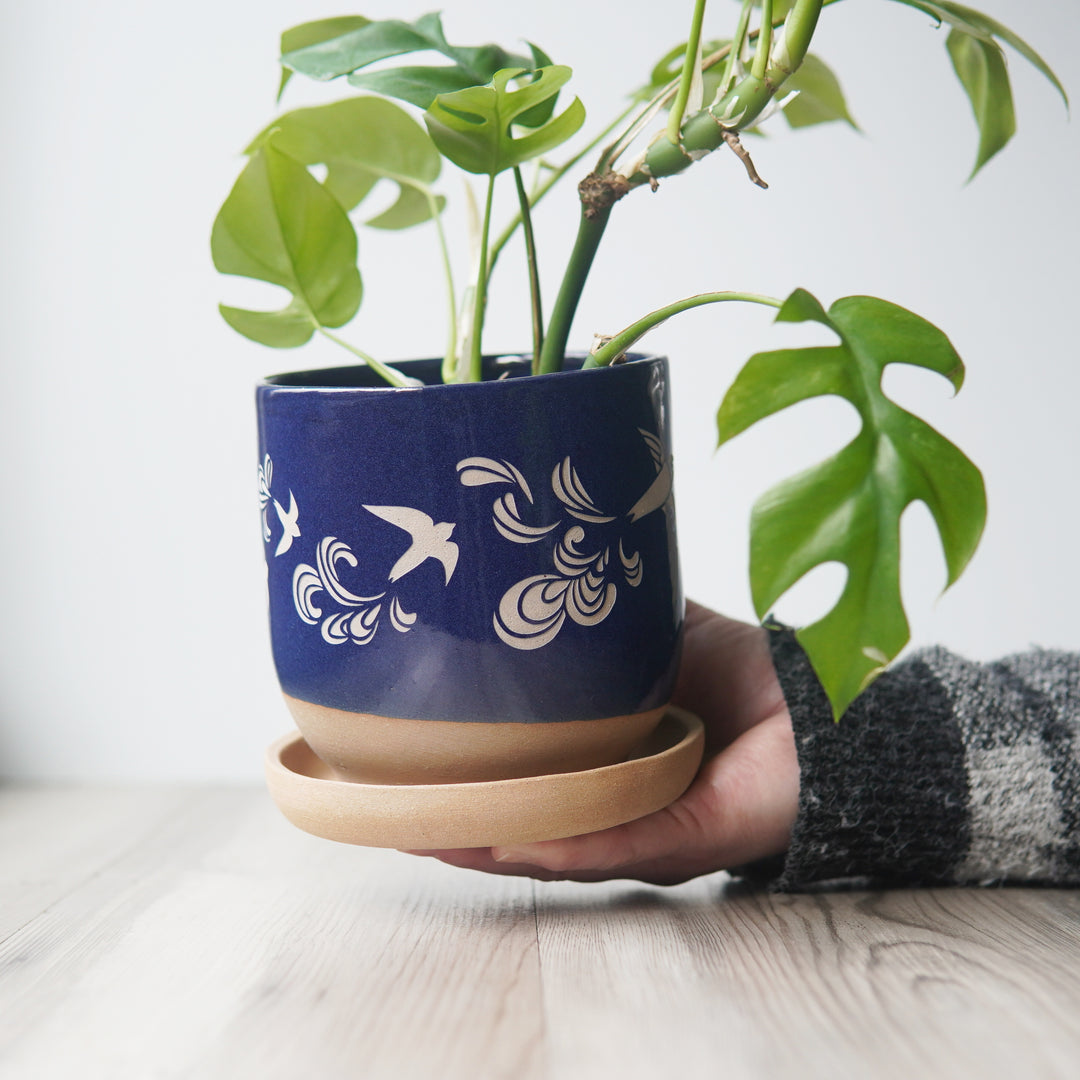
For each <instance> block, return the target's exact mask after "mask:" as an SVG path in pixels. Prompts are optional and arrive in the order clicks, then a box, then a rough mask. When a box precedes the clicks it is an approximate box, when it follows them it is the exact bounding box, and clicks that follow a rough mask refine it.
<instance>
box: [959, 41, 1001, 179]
mask: <svg viewBox="0 0 1080 1080" xmlns="http://www.w3.org/2000/svg"><path fill="white" fill-rule="evenodd" d="M945 45H946V48H947V49H948V50H949V58H950V59H951V60H952V65H953V69H954V70H955V71H956V75H957V77H958V78H959V79H960V83H961V85H962V86H963V87H964V91H965V92H966V93H967V96H968V99H969V100H970V101H971V107H972V109H973V110H974V112H975V122H976V124H978V126H979V151H978V154H977V155H976V158H975V167H974V168H973V169H972V170H971V176H974V175H975V174H976V173H977V172H978V171H979V170H980V169H981V168H982V167H983V166H984V165H985V164H986V163H987V162H988V161H989V160H990V159H991V158H992V157H993V156H994V155H995V154H996V153H997V152H998V151H999V150H1001V149H1003V148H1004V147H1005V144H1006V143H1007V142H1008V141H1009V140H1010V139H1011V138H1012V137H1013V135H1014V134H1015V133H1016V116H1015V114H1014V112H1013V99H1012V88H1011V87H1010V85H1009V72H1008V69H1007V68H1006V66H1005V54H1004V53H1003V52H1002V51H1001V48H1000V47H999V46H998V45H997V44H996V42H993V41H986V40H984V39H982V38H977V37H971V36H970V35H969V34H963V33H961V32H960V31H959V30H950V31H949V37H948V39H947V41H946V43H945ZM969 179H970V177H969Z"/></svg>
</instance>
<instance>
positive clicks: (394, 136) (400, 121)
mask: <svg viewBox="0 0 1080 1080" xmlns="http://www.w3.org/2000/svg"><path fill="white" fill-rule="evenodd" d="M268 141H270V142H272V144H273V146H274V147H275V148H276V149H278V150H280V151H281V152H283V153H285V154H288V156H289V157H291V158H293V159H294V160H296V161H299V162H301V163H302V164H304V165H316V164H322V165H325V166H326V168H327V173H326V180H325V181H324V184H325V187H326V190H327V191H329V192H330V193H331V194H332V195H333V196H334V198H336V199H337V200H338V202H339V203H341V205H342V206H343V207H344V208H345V209H346V210H352V209H354V208H355V207H356V206H357V205H359V203H360V202H361V201H362V200H363V199H364V198H365V197H366V196H367V195H368V193H369V192H370V191H371V189H372V188H373V187H374V186H375V184H376V183H377V182H378V181H379V180H380V179H385V180H390V181H392V182H393V183H395V184H397V185H398V189H399V193H398V199H397V202H395V203H394V205H393V206H391V207H390V208H389V209H388V210H386V211H384V212H383V213H382V214H380V215H378V216H377V217H375V218H372V219H371V220H370V221H368V222H367V224H368V225H374V226H375V227H376V228H383V229H403V228H406V227H407V226H410V225H416V224H418V223H419V222H422V221H427V220H428V219H429V218H430V217H431V216H432V214H431V211H432V206H433V205H435V206H436V207H438V208H441V206H442V202H443V201H444V200H442V198H441V196H440V197H439V199H437V200H436V199H435V198H434V196H432V195H431V190H430V185H431V184H432V183H433V182H434V181H435V180H436V179H437V178H438V175H439V170H440V169H441V167H442V159H441V158H440V156H439V152H438V150H436V149H435V145H434V144H433V143H432V141H431V138H430V137H429V136H428V133H427V132H426V131H424V129H423V128H422V127H421V126H420V125H419V124H418V123H417V122H416V121H415V120H413V119H412V117H411V116H409V114H408V113H406V112H405V110H404V109H402V108H400V107H399V106H397V105H395V104H394V103H393V102H391V101H384V100H382V99H381V98H346V99H345V100H344V101H336V102H333V103H332V104H329V105H317V106H314V107H313V108H309V109H295V110H293V111H292V112H287V113H285V114H284V115H283V116H280V117H278V119H277V120H275V121H274V122H273V124H271V125H270V126H269V127H267V128H266V129H264V130H263V131H262V132H260V133H259V135H257V136H256V137H255V139H254V140H253V141H252V143H251V145H250V146H249V147H248V149H247V153H249V154H250V153H252V152H253V151H254V150H256V149H257V148H258V147H260V146H262V145H264V144H265V143H267V142H268Z"/></svg>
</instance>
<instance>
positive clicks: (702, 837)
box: [432, 714, 799, 884]
mask: <svg viewBox="0 0 1080 1080" xmlns="http://www.w3.org/2000/svg"><path fill="white" fill-rule="evenodd" d="M798 790H799V788H798V764H797V761H796V757H795V745H794V738H793V736H792V734H791V725H790V721H789V720H788V718H787V716H786V714H784V715H781V716H777V717H773V718H771V719H770V720H767V721H764V722H762V723H761V724H759V725H758V726H757V727H755V728H752V729H751V730H750V731H748V732H746V733H745V734H744V735H742V736H741V737H740V738H739V739H737V740H736V741H735V742H734V743H732V745H731V746H730V747H728V749H727V750H725V751H724V752H723V753H722V754H720V755H719V756H717V757H716V758H714V759H712V760H711V761H709V762H708V763H707V764H706V766H705V768H704V769H703V770H702V772H701V773H700V774H699V776H698V778H697V779H696V780H695V781H694V783H693V784H692V785H691V787H690V788H689V790H688V791H687V792H686V793H685V794H684V795H683V796H682V797H681V798H680V799H678V800H676V802H675V803H673V804H672V805H671V806H669V807H666V808H665V809H663V810H660V811H658V812H657V813H655V814H650V815H649V816H648V817H644V818H640V819H638V820H637V821H631V822H628V823H627V824H625V825H618V826H615V827H614V828H611V829H605V830H603V831H601V832H596V833H590V834H588V835H585V836H576V837H569V838H567V839H564V840H547V841H543V842H541V843H536V844H521V845H513V846H510V845H506V846H502V847H495V848H492V849H490V850H488V849H478V850H470V851H465V852H463V851H454V852H436V853H432V854H434V855H435V857H436V858H440V859H442V860H443V861H444V862H450V863H452V864H453V865H455V866H468V867H469V868H471V869H477V870H486V871H487V872H489V873H510V874H527V875H529V876H532V877H537V878H541V879H542V880H553V879H568V880H573V881H597V880H603V879H608V878H615V877H631V878H636V879H639V880H642V881H650V882H653V883H657V884H674V883H675V882H678V881H686V880H687V879H689V878H692V877H697V876H698V875H700V874H707V873H711V872H712V871H715V870H722V869H727V868H729V867H732V866H738V865H741V864H743V863H748V862H753V861H755V860H757V859H760V858H764V857H766V856H768V855H775V854H778V853H780V852H782V851H784V850H786V848H787V845H788V842H789V839H790V834H791V826H792V824H793V823H794V820H795V815H796V812H797V809H798Z"/></svg>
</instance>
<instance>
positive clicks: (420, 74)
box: [349, 65, 476, 109]
mask: <svg viewBox="0 0 1080 1080" xmlns="http://www.w3.org/2000/svg"><path fill="white" fill-rule="evenodd" d="M349 85H350V86H355V87H357V88H359V89H360V90H370V91H371V92H372V93H375V94H384V95H385V96H386V97H392V98H398V99H399V100H400V101H407V102H408V103H409V104H410V105H415V106H417V108H420V109H426V108H427V107H428V106H429V105H430V104H431V103H432V102H433V101H434V100H435V99H436V98H437V97H438V96H439V94H450V93H453V92H454V91H455V90H464V89H465V87H467V86H476V80H475V78H474V76H473V75H471V74H470V73H469V72H467V71H464V70H462V69H461V68H459V67H451V66H449V65H443V66H441V67H399V68H387V69H386V70H383V71H356V72H353V74H351V75H350V76H349Z"/></svg>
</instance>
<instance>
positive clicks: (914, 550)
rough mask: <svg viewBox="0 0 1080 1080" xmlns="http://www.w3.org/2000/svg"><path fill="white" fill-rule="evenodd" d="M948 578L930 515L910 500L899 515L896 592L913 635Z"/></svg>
mask: <svg viewBox="0 0 1080 1080" xmlns="http://www.w3.org/2000/svg"><path fill="white" fill-rule="evenodd" d="M948 580H949V576H948V568H947V567H946V565H945V553H944V552H943V551H942V548H941V537H940V535H939V534H938V531H937V525H936V524H935V522H934V516H933V514H931V513H930V508H929V507H928V506H927V505H926V503H924V502H921V501H920V502H914V503H912V504H911V505H910V506H909V507H908V508H907V509H906V510H905V511H904V512H903V514H902V515H901V517H900V595H901V597H902V598H903V602H904V610H905V611H906V612H907V616H908V622H909V623H910V624H911V627H912V637H913V638H914V637H916V636H917V631H918V627H919V625H920V624H921V623H928V622H929V620H930V619H931V617H932V616H933V611H934V608H935V607H936V605H937V602H938V600H939V599H940V598H941V593H942V591H943V590H944V588H945V583H946V582H947V581H948ZM918 636H923V637H925V635H918Z"/></svg>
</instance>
